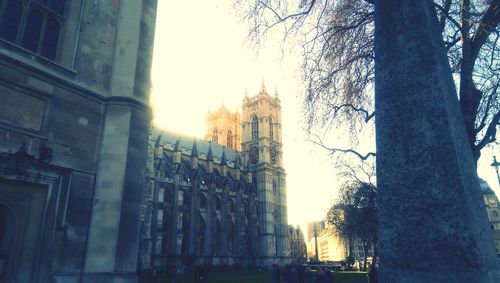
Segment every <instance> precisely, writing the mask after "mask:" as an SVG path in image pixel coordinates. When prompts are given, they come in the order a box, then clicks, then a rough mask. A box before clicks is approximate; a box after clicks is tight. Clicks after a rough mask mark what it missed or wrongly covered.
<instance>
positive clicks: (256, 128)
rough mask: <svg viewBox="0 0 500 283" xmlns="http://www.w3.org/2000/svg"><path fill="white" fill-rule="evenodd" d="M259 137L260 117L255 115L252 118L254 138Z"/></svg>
mask: <svg viewBox="0 0 500 283" xmlns="http://www.w3.org/2000/svg"><path fill="white" fill-rule="evenodd" d="M258 138H259V119H257V116H253V118H252V139H253V140H256V139H258Z"/></svg>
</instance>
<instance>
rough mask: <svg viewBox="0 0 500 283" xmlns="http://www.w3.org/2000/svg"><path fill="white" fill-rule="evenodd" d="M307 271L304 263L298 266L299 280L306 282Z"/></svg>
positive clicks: (301, 282)
mask: <svg viewBox="0 0 500 283" xmlns="http://www.w3.org/2000/svg"><path fill="white" fill-rule="evenodd" d="M305 271H306V268H305V267H304V266H303V265H300V266H297V277H298V282H300V283H304V276H305Z"/></svg>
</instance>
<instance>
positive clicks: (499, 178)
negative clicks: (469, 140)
mask: <svg viewBox="0 0 500 283" xmlns="http://www.w3.org/2000/svg"><path fill="white" fill-rule="evenodd" d="M499 165H500V163H499V162H498V161H497V157H496V156H493V162H492V163H491V166H493V167H495V171H496V172H497V180H498V185H500V175H499V174H498V166H499Z"/></svg>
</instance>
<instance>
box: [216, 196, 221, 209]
mask: <svg viewBox="0 0 500 283" xmlns="http://www.w3.org/2000/svg"><path fill="white" fill-rule="evenodd" d="M221 208H222V201H221V199H220V197H219V196H216V197H215V210H218V211H220V210H221Z"/></svg>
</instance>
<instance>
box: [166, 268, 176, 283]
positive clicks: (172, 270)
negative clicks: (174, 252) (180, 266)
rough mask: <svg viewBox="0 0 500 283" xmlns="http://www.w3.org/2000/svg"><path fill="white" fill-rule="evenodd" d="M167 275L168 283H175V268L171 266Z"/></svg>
mask: <svg viewBox="0 0 500 283" xmlns="http://www.w3.org/2000/svg"><path fill="white" fill-rule="evenodd" d="M168 275H169V277H170V283H176V282H177V266H175V265H172V267H171V268H170V269H169V271H168Z"/></svg>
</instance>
